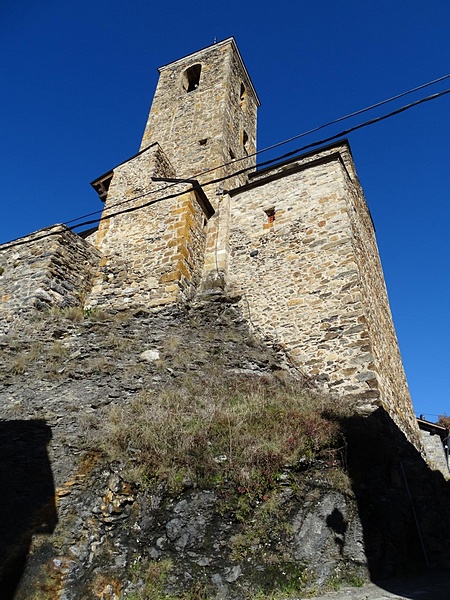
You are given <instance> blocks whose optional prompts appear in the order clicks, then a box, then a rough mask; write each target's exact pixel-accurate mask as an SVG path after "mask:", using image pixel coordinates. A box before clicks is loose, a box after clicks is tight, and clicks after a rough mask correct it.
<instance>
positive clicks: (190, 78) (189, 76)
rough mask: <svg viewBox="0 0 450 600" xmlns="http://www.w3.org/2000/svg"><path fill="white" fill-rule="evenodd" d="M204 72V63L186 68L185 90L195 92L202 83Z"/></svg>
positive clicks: (184, 76) (184, 74)
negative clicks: (201, 75) (201, 78)
mask: <svg viewBox="0 0 450 600" xmlns="http://www.w3.org/2000/svg"><path fill="white" fill-rule="evenodd" d="M201 72H202V65H200V64H196V65H192V67H189V69H186V71H185V72H184V73H183V89H184V91H185V92H187V93H189V92H193V91H194V90H196V89H197V88H198V86H199V84H200V73H201Z"/></svg>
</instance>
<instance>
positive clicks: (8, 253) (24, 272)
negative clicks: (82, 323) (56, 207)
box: [0, 225, 100, 333]
mask: <svg viewBox="0 0 450 600" xmlns="http://www.w3.org/2000/svg"><path fill="white" fill-rule="evenodd" d="M99 260H100V255H99V253H98V251H97V250H96V249H95V248H94V247H93V246H91V244H89V243H88V242H86V241H85V240H83V239H82V238H80V237H79V236H78V235H76V234H75V233H72V232H71V231H70V230H69V229H67V228H66V227H65V226H64V225H55V226H53V227H49V228H47V229H41V230H40V231H36V232H35V233H32V234H31V235H29V236H27V237H24V238H21V239H20V240H18V241H17V242H15V243H11V244H4V245H3V246H0V320H1V321H2V328H1V331H2V332H3V333H4V332H6V331H7V329H8V327H9V325H8V324H9V323H11V322H12V321H14V320H16V319H18V318H20V317H21V316H23V315H24V314H26V313H27V312H29V311H30V310H32V309H43V308H49V307H52V306H57V307H66V306H79V305H82V303H83V300H84V297H85V294H86V293H87V292H88V290H89V288H90V285H91V281H92V274H93V270H94V267H95V266H96V265H97V263H98V261H99Z"/></svg>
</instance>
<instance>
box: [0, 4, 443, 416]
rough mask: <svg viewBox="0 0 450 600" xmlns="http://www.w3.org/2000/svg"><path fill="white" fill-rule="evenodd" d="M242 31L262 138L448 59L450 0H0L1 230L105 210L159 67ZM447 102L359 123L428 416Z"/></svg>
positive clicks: (372, 96) (439, 295)
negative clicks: (110, 178) (110, 183)
mask: <svg viewBox="0 0 450 600" xmlns="http://www.w3.org/2000/svg"><path fill="white" fill-rule="evenodd" d="M231 35H233V36H234V37H235V38H236V41H237V43H238V46H239V48H240V50H241V53H242V56H243V58H244V61H245V63H246V65H247V68H248V70H249V72H250V75H251V77H252V79H253V82H254V84H255V87H256V89H257V92H258V94H259V96H260V99H261V102H262V106H261V108H260V112H259V116H258V146H259V148H264V147H266V146H267V145H270V144H273V143H276V142H278V141H281V140H283V139H286V138H289V137H291V136H293V135H296V134H298V133H301V132H303V131H305V130H308V129H310V128H312V127H315V126H318V125H320V124H322V123H325V122H327V121H330V120H332V119H334V118H337V117H340V116H342V115H345V114H348V113H350V112H352V111H355V110H358V109H360V108H364V107H365V106H368V105H370V104H372V103H375V102H378V101H380V100H383V99H385V98H387V97H390V96H393V95H395V94H398V93H401V92H403V91H405V90H408V89H411V88H413V87H415V86H417V85H420V84H422V83H426V82H428V81H431V80H433V79H435V78H437V77H440V76H443V75H446V74H448V73H450V43H449V40H450V3H449V2H448V0H432V2H423V1H419V0H389V1H387V0H372V1H370V2H369V1H361V0H346V1H345V2H344V1H343V0H341V1H340V2H339V1H336V0H297V1H292V2H291V1H287V0H279V1H278V2H277V3H273V2H270V3H269V2H268V1H267V0H262V1H260V2H254V1H253V0H247V1H246V2H243V1H242V0H241V1H237V0H228V1H227V2H213V1H211V0H209V1H205V0H199V1H197V2H193V1H192V2H185V1H181V0H174V1H172V2H158V3H157V2H151V1H150V0H146V1H144V0H127V1H125V0H120V1H119V0H108V1H105V0H77V1H76V2H73V0H70V1H69V0H46V1H45V2H36V0H14V1H13V0H3V1H2V2H1V3H0V81H1V92H0V135H1V141H2V143H1V148H0V175H1V176H0V202H1V206H2V217H1V220H0V242H5V241H8V240H10V239H13V238H16V237H20V236H21V235H25V234H27V233H29V232H30V231H34V230H36V229H39V228H41V227H45V226H47V225H51V224H53V223H57V222H64V221H67V220H69V219H72V218H74V217H77V216H79V215H82V214H85V213H88V212H91V211H94V210H99V209H101V203H100V201H99V200H98V198H97V196H96V194H95V192H94V191H93V190H92V189H91V188H90V186H89V182H90V181H91V180H92V179H94V178H95V177H97V176H98V175H101V174H102V173H104V172H105V171H107V170H109V169H110V168H111V167H113V166H115V165H116V164H118V163H120V162H121V161H123V160H124V159H126V158H128V157H129V156H131V155H133V154H134V153H135V152H136V151H137V150H138V148H139V143H140V138H141V136H142V133H143V129H144V125H145V121H146V118H147V113H148V109H149V106H150V103H151V99H152V96H153V92H154V88H155V86H156V82H157V76H158V73H157V67H158V66H161V65H164V64H167V63H169V62H171V61H173V60H176V59H177V58H180V57H181V56H184V55H186V54H189V53H191V52H194V51H196V50H198V49H200V48H203V47H205V46H208V45H210V44H211V43H213V41H214V38H216V39H217V40H221V39H224V38H226V37H229V36H231ZM446 87H450V80H447V81H446V82H443V83H441V84H439V85H436V86H434V87H433V88H429V92H427V91H425V92H422V93H421V94H415V95H413V96H410V97H408V98H406V99H403V100H402V101H400V102H397V103H395V104H394V105H393V106H392V108H395V107H398V106H400V105H401V104H404V103H406V102H408V100H414V99H417V98H419V97H420V96H422V95H425V94H426V93H432V92H438V91H441V90H443V89H445V88H446ZM381 112H382V111H379V110H378V111H375V112H374V114H373V115H372V113H371V114H370V116H375V115H376V114H380V113H381ZM449 116H450V95H448V96H444V97H442V98H440V99H438V100H435V101H433V102H430V103H427V104H425V105H422V106H420V107H417V108H414V109H412V110H410V111H408V112H406V113H404V114H402V115H399V116H397V117H394V118H392V119H388V120H387V121H384V122H383V123H381V124H378V125H374V126H372V127H370V128H366V129H363V130H361V131H359V132H355V133H353V134H351V135H350V136H349V139H350V144H351V147H352V151H353V155H354V159H355V163H356V168H357V171H358V174H359V177H360V179H361V183H362V185H363V188H364V191H365V194H366V198H367V201H368V204H369V207H370V209H371V212H372V216H373V219H374V222H375V225H376V230H377V239H378V244H379V248H380V254H381V258H382V263H383V268H384V271H385V276H386V282H387V287H388V292H389V296H390V300H391V307H392V312H393V315H394V322H395V325H396V329H397V335H398V337H399V341H400V348H401V352H402V356H403V360H404V363H405V368H406V374H407V378H408V382H409V386H410V390H411V394H412V398H413V402H414V406H415V409H416V412H417V413H424V414H425V416H426V417H427V418H429V419H430V420H434V415H437V414H439V413H444V412H445V413H447V414H450V398H449V393H448V388H447V381H446V373H448V372H449V366H448V363H449V358H450V352H449V350H450V325H449V318H448V314H447V313H448V298H449V296H450V280H449V266H448V265H449V254H450V253H449V250H450V242H449V238H450V236H449V234H448V227H449V220H450V203H449V189H450V168H449V158H450V151H449V139H450V119H449ZM360 120H362V118H360V119H354V120H352V121H350V123H349V124H355V123H356V122H359V121H360ZM346 123H347V122H346ZM341 127H342V126H341ZM339 130H340V128H339V127H334V128H332V129H331V130H326V131H325V132H324V135H325V134H328V133H329V134H332V133H336V132H337V131H339ZM316 139H318V136H313V137H311V138H306V139H305V142H309V141H315V140H316ZM297 145H298V144H297ZM291 148H292V146H288V147H283V148H282V149H281V150H280V153H281V152H282V151H285V150H288V149H291ZM263 156H264V157H265V156H266V155H263Z"/></svg>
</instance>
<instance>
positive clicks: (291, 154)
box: [3, 88, 450, 249]
mask: <svg viewBox="0 0 450 600" xmlns="http://www.w3.org/2000/svg"><path fill="white" fill-rule="evenodd" d="M449 93H450V88H448V89H446V90H443V91H441V92H437V93H435V94H431V95H429V96H426V97H425V98H420V99H419V100H416V101H414V102H411V103H409V104H406V105H404V106H401V107H400V108H397V109H395V110H394V111H391V112H390V113H387V114H385V115H381V116H379V117H375V118H373V119H370V120H368V121H365V122H363V123H360V124H358V125H354V126H353V127H350V128H348V129H345V130H343V131H340V132H339V133H337V134H335V135H332V136H329V137H327V138H323V139H321V140H319V141H317V142H311V143H310V144H306V145H305V146H302V147H300V148H296V149H295V150H292V151H290V152H287V153H285V154H283V155H281V156H277V157H275V158H273V159H270V160H267V161H264V162H262V163H260V164H258V165H256V167H255V166H253V165H252V166H250V167H245V168H243V169H240V170H238V171H235V172H233V173H231V174H228V175H224V176H222V177H218V178H216V179H213V180H210V181H207V182H204V183H202V187H206V186H209V185H213V184H216V183H220V182H222V181H226V180H227V179H230V178H232V177H236V176H238V175H242V174H244V173H246V172H247V171H253V170H255V168H256V169H260V168H261V167H265V166H268V165H270V164H273V163H276V162H279V161H282V160H285V159H286V158H292V157H294V156H295V155H297V154H299V153H301V152H304V151H305V150H308V149H311V148H315V147H317V146H322V145H323V144H326V143H328V142H330V141H334V140H336V139H338V138H341V137H343V136H346V135H348V134H349V133H352V132H354V131H357V130H359V129H362V128H364V127H368V126H369V125H373V124H375V123H379V122H380V121H384V120H386V119H388V118H391V117H393V116H396V115H398V114H400V113H402V112H405V111H406V110H409V109H410V108H413V107H415V106H419V105H420V104H424V103H425V102H429V101H431V100H436V99H437V98H440V97H442V96H445V95H446V94H449ZM245 158H248V157H245ZM217 168H218V167H215V168H214V169H211V170H215V169H217ZM171 185H176V184H171ZM167 187H171V186H167ZM164 189H166V188H163V190H164ZM192 189H193V188H192ZM163 190H160V191H163ZM186 191H192V190H186ZM151 193H153V191H151V192H146V193H144V194H141V195H139V196H135V197H134V198H131V199H129V200H127V201H131V200H137V199H140V198H142V197H145V196H148V195H149V194H151ZM179 195H180V194H179V193H178V192H177V193H175V194H169V195H167V196H163V197H161V198H156V199H155V200H150V201H149V202H146V203H144V204H141V205H140V206H132V207H130V208H127V209H123V210H120V211H117V212H115V213H111V214H108V215H105V216H102V217H101V218H100V219H94V220H90V221H84V222H82V223H78V224H77V225H74V226H72V227H69V229H70V230H74V229H77V228H79V227H84V226H87V225H93V224H96V223H99V222H102V221H105V220H107V219H110V218H112V217H115V216H118V215H121V214H125V213H130V212H134V211H136V210H140V209H142V208H146V207H147V206H150V205H152V204H154V203H156V202H161V201H163V200H169V199H171V198H175V197H177V196H179ZM115 206H117V205H115ZM112 208H114V207H112ZM80 218H82V217H80ZM70 222H73V220H72V221H70ZM54 233H57V232H50V233H48V234H46V235H44V236H43V237H47V236H50V235H53V234H54ZM35 239H36V238H35ZM37 239H42V238H41V237H39V238H37ZM28 241H30V240H22V241H21V238H18V239H16V240H11V241H10V242H6V243H5V244H3V246H4V248H3V249H5V247H6V248H11V247H14V246H19V245H22V244H24V243H27V242H28Z"/></svg>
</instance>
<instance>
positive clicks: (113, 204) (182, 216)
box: [87, 144, 206, 309]
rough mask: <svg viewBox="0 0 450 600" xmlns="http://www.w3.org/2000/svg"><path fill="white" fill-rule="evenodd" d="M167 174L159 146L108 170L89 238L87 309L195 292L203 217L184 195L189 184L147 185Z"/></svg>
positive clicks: (145, 303) (153, 302) (158, 301)
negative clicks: (95, 254)
mask: <svg viewBox="0 0 450 600" xmlns="http://www.w3.org/2000/svg"><path fill="white" fill-rule="evenodd" d="M173 176H174V171H173V168H172V167H171V165H170V163H169V161H168V160H167V158H166V157H165V155H164V153H163V152H162V150H161V149H160V147H159V145H158V144H153V146H151V147H150V148H149V149H147V150H146V151H145V152H142V153H141V154H139V155H137V156H135V157H134V158H132V159H130V160H129V161H127V162H126V163H124V164H122V165H119V166H118V167H117V168H115V169H114V173H113V177H112V180H111V183H110V186H109V190H108V195H107V200H106V205H105V210H104V212H103V220H102V222H101V223H100V227H99V230H98V234H97V239H96V241H95V244H96V246H97V247H98V249H99V250H100V251H101V253H102V259H101V261H100V268H99V270H98V272H97V275H96V278H95V281H94V286H93V288H92V292H91V294H90V295H89V297H88V300H87V305H88V306H90V307H92V306H102V307H108V308H118V309H123V308H127V307H129V306H132V307H137V306H142V307H152V306H159V305H163V304H167V303H171V302H176V301H178V300H187V299H188V298H190V297H191V296H192V295H193V293H194V292H195V288H196V286H197V285H198V281H199V278H200V273H201V269H202V266H203V257H204V245H205V233H204V225H205V220H206V217H205V215H204V212H203V210H202V208H201V206H200V204H199V202H197V200H196V196H195V193H194V192H188V191H186V190H189V189H191V188H192V185H191V184H187V183H182V184H173V183H165V182H154V181H153V180H152V177H173ZM166 196H169V197H167V198H166ZM118 213H120V214H118Z"/></svg>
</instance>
